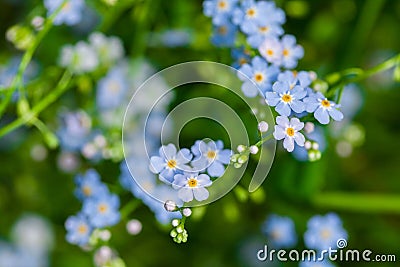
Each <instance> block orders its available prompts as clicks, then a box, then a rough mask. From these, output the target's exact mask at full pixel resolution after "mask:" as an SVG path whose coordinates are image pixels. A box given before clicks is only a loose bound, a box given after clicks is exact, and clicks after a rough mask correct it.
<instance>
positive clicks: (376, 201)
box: [311, 192, 400, 214]
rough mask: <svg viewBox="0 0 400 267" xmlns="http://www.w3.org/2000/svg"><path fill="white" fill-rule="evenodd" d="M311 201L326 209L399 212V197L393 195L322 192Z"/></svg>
mask: <svg viewBox="0 0 400 267" xmlns="http://www.w3.org/2000/svg"><path fill="white" fill-rule="evenodd" d="M311 202H312V203H313V204H314V205H316V206H318V207H321V208H326V209H341V210H347V211H356V212H366V213H371V212H375V213H396V214H400V197H399V196H395V195H379V194H368V193H346V192H323V193H321V194H318V195H316V196H314V197H313V198H312V199H311Z"/></svg>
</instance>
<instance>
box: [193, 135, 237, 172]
mask: <svg viewBox="0 0 400 267" xmlns="http://www.w3.org/2000/svg"><path fill="white" fill-rule="evenodd" d="M191 151H192V153H193V155H195V158H194V159H193V161H192V166H193V168H194V170H195V171H203V170H205V169H207V173H208V174H209V175H210V176H211V177H220V176H222V175H223V174H224V172H225V167H224V165H227V164H229V163H230V159H231V156H232V154H233V153H232V150H230V149H224V143H223V142H222V141H221V140H217V141H216V142H212V141H211V142H209V143H206V142H204V141H201V140H197V141H196V142H195V143H194V145H193V146H192V147H191Z"/></svg>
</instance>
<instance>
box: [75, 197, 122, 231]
mask: <svg viewBox="0 0 400 267" xmlns="http://www.w3.org/2000/svg"><path fill="white" fill-rule="evenodd" d="M118 208H119V198H118V196H117V195H114V194H105V195H102V196H98V197H97V198H88V199H86V200H85V202H84V203H83V207H82V211H83V213H84V214H85V215H86V216H87V217H88V218H89V222H90V224H91V225H92V226H94V227H96V228H103V227H107V226H113V225H115V224H117V223H118V222H119V220H120V214H119V211H118Z"/></svg>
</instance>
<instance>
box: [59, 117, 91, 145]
mask: <svg viewBox="0 0 400 267" xmlns="http://www.w3.org/2000/svg"><path fill="white" fill-rule="evenodd" d="M61 121H62V125H61V127H60V128H59V129H58V131H57V135H58V137H59V139H60V146H61V147H62V148H63V149H64V150H67V151H78V150H80V149H81V147H82V146H83V145H84V144H85V142H86V141H87V139H88V138H89V134H90V131H91V127H92V120H91V118H90V117H89V116H88V115H87V114H86V113H85V112H84V111H76V112H66V113H63V114H62V115H61Z"/></svg>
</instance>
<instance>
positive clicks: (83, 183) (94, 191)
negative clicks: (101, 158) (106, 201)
mask: <svg viewBox="0 0 400 267" xmlns="http://www.w3.org/2000/svg"><path fill="white" fill-rule="evenodd" d="M75 183H76V186H77V188H76V189H75V195H76V197H77V198H78V199H79V200H85V199H86V198H96V197H101V196H103V195H105V194H107V193H108V188H107V186H106V185H105V184H103V183H102V182H101V180H100V176H99V174H98V173H97V172H96V171H95V170H94V169H89V170H87V171H86V173H85V174H84V175H81V174H78V175H77V176H76V178H75Z"/></svg>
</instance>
